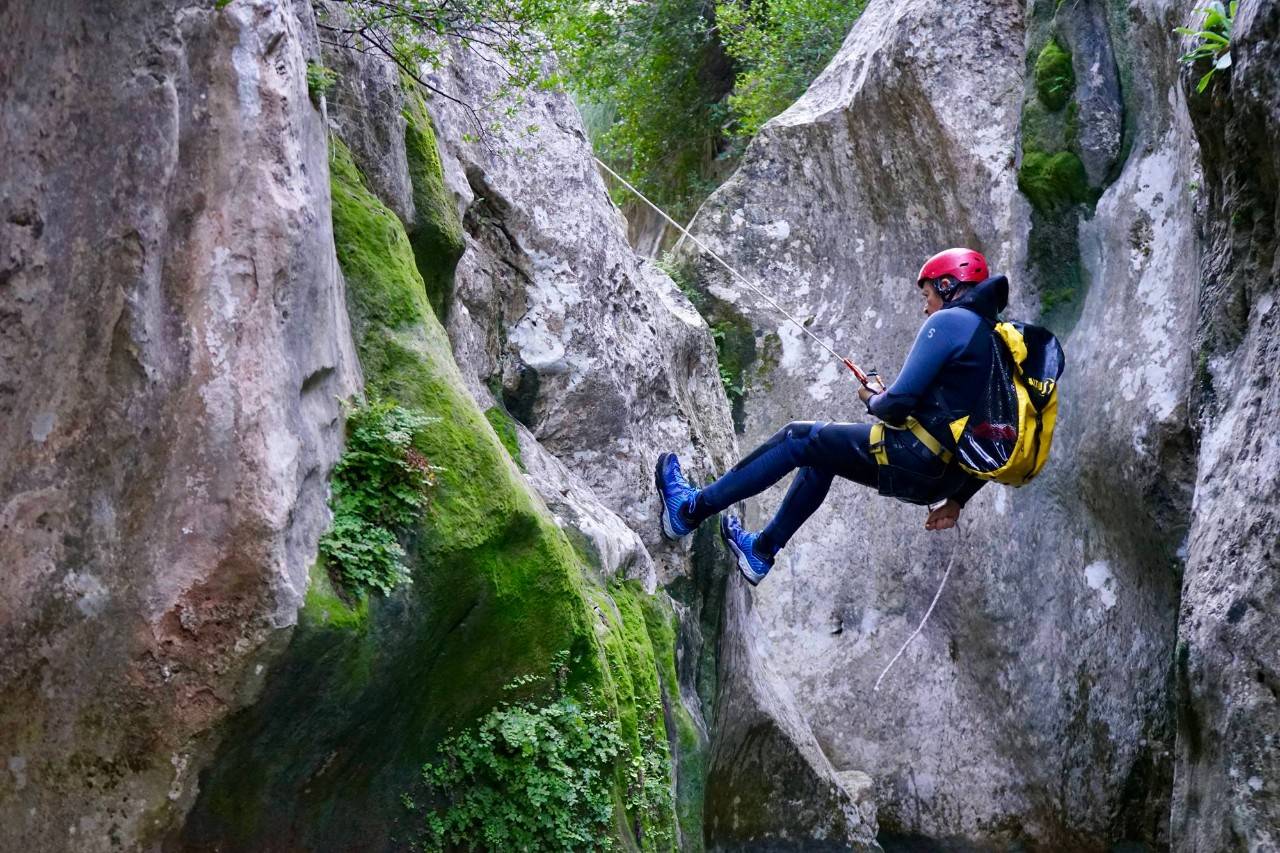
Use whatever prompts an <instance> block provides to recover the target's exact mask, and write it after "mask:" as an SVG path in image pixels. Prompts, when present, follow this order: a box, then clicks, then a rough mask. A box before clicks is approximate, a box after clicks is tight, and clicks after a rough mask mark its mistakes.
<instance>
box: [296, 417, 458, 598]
mask: <svg viewBox="0 0 1280 853" xmlns="http://www.w3.org/2000/svg"><path fill="white" fill-rule="evenodd" d="M433 420H435V419H434V418H430V417H427V416H426V415H424V414H423V413H421V412H417V411H412V410H409V409H404V408H401V407H400V406H398V405H396V404H394V403H391V402H387V401H376V400H375V401H370V402H362V403H359V404H357V405H356V406H355V407H353V408H352V409H350V410H349V412H348V413H347V446H346V449H345V450H344V451H343V453H342V457H341V458H340V459H339V460H338V464H337V465H336V466H335V467H334V470H333V492H332V496H331V497H330V506H331V507H332V509H333V524H332V525H330V527H329V530H328V532H327V533H325V535H324V536H323V537H321V539H320V551H321V553H323V554H324V555H325V557H326V559H327V562H328V565H329V567H330V570H331V571H333V572H334V573H335V574H336V576H337V579H338V580H339V581H340V582H341V585H342V587H343V588H344V589H345V590H346V591H348V592H350V593H352V594H354V595H356V596H357V597H363V596H364V594H365V593H366V591H367V590H369V589H376V590H378V591H379V592H381V593H382V594H384V595H386V594H389V593H390V592H391V591H392V590H393V589H395V588H396V587H397V586H399V585H400V584H403V583H408V582H409V573H408V570H407V569H406V568H405V567H404V562H403V560H404V556H405V552H404V549H403V548H402V547H401V546H400V542H399V540H398V536H397V534H400V533H403V532H404V531H406V530H407V529H408V528H410V527H412V526H413V525H414V523H415V522H416V521H417V520H418V518H419V516H420V514H421V513H422V510H423V509H424V508H425V507H426V504H427V495H428V493H429V491H430V489H431V487H432V486H433V485H435V472H436V470H437V469H435V468H434V467H433V466H432V465H431V464H430V463H429V462H428V461H427V459H426V457H424V456H423V455H422V454H421V453H419V452H418V451H417V450H415V449H414V447H413V442H414V439H415V438H416V437H417V436H418V434H419V433H420V432H421V431H422V430H423V429H424V428H425V427H426V426H427V425H428V424H430V423H431V422H432V421H433Z"/></svg>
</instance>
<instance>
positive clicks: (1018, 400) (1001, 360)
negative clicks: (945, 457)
mask: <svg viewBox="0 0 1280 853" xmlns="http://www.w3.org/2000/svg"><path fill="white" fill-rule="evenodd" d="M993 328H994V331H995V334H994V335H992V336H991V345H992V347H993V348H994V349H995V352H993V353H992V356H993V357H992V359H991V376H990V377H989V379H988V381H987V390H986V393H985V394H984V395H983V398H982V399H981V400H980V401H979V402H978V404H977V405H976V406H975V407H974V409H973V411H972V412H970V413H969V414H968V415H965V416H964V417H962V418H957V419H956V420H953V421H952V422H951V436H952V438H954V439H955V442H956V459H957V461H958V462H959V463H960V467H961V468H963V469H964V470H965V471H966V472H968V473H969V474H972V475H973V476H975V477H979V478H981V479H983V480H994V481H996V482H997V483H1004V484H1005V485H1008V486H1021V485H1023V484H1024V483H1027V482H1029V481H1030V480H1031V478H1033V477H1035V476H1036V475H1037V474H1039V473H1040V469H1042V468H1044V463H1045V462H1047V461H1048V459H1049V447H1050V445H1051V444H1052V443H1053V428H1054V426H1055V425H1056V423H1057V417H1058V379H1059V377H1061V376H1062V369H1063V367H1064V366H1065V364H1066V361H1065V356H1064V355H1063V352H1062V345H1061V344H1059V343H1058V339H1057V338H1055V337H1054V336H1053V334H1052V333H1051V332H1049V330H1048V329H1044V328H1041V327H1040V326H1033V325H1031V324H1029V323H1016V322H1014V323H1006V322H1002V323H996V324H994V327H993Z"/></svg>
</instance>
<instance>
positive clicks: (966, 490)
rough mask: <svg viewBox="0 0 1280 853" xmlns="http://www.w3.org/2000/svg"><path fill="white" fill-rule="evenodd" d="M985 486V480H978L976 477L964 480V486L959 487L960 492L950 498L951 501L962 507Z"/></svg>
mask: <svg viewBox="0 0 1280 853" xmlns="http://www.w3.org/2000/svg"><path fill="white" fill-rule="evenodd" d="M986 484H987V481H986V480H980V479H978V478H977V477H969V478H968V479H967V480H965V482H964V485H963V486H961V487H960V491H958V492H956V493H955V494H954V495H952V496H951V500H953V501H955V502H956V503H958V504H960V506H961V507H963V506H964V505H965V504H967V503H968V502H969V500H970V499H971V498H972V497H973V496H974V495H976V494H977V493H978V490H979V489H981V488H982V487H983V486H985V485H986Z"/></svg>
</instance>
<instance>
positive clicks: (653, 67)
mask: <svg viewBox="0 0 1280 853" xmlns="http://www.w3.org/2000/svg"><path fill="white" fill-rule="evenodd" d="M864 5H865V0H853V1H852V2H848V0H775V2H772V3H768V4H766V3H750V2H747V0H723V2H707V0H649V2H645V3H635V2H631V0H603V2H598V1H597V2H591V3H583V4H581V5H579V6H570V7H568V8H567V10H566V14H565V16H564V19H563V21H562V23H561V25H560V28H559V30H558V39H557V48H558V53H559V55H560V56H561V58H562V59H563V60H564V63H565V75H564V76H565V79H566V80H567V81H568V83H569V85H570V87H571V88H572V89H573V90H574V91H575V93H576V94H577V95H578V97H579V99H580V100H581V101H582V102H583V103H584V109H583V112H584V115H585V116H586V117H587V119H588V122H587V124H588V128H589V130H590V131H591V135H592V141H593V143H594V144H595V145H596V147H597V150H598V151H599V152H600V155H601V157H602V158H603V159H605V160H606V161H607V162H609V164H610V166H611V167H612V168H614V169H616V170H618V172H619V173H620V174H622V175H624V176H625V177H626V178H627V179H628V180H629V181H631V182H632V183H633V184H635V185H636V186H637V187H638V188H639V189H640V191H641V192H643V193H644V194H645V195H647V196H649V197H650V198H651V199H653V200H654V201H655V202H657V203H658V204H659V205H661V206H664V207H667V208H668V209H669V210H670V212H671V213H672V214H673V216H674V217H675V218H676V219H678V220H684V219H688V218H689V217H690V216H691V215H692V214H693V212H694V211H695V210H696V208H697V206H698V204H699V203H701V201H702V200H703V199H704V198H705V197H706V196H707V195H709V194H710V193H711V191H712V190H713V189H714V188H715V186H716V185H717V183H718V180H719V177H718V176H720V175H722V174H724V173H725V172H726V171H727V170H726V169H725V168H724V167H723V164H722V163H721V161H723V160H726V159H732V158H734V157H736V156H737V155H738V154H740V153H741V151H742V150H743V148H745V146H746V143H747V142H748V141H749V140H750V139H751V137H752V136H753V135H754V134H755V133H756V132H757V131H758V130H759V129H760V126H761V125H763V124H764V123H765V122H766V121H767V120H768V119H770V118H772V117H773V116H774V115H776V114H777V113H779V112H781V111H782V110H783V109H785V108H786V107H787V106H789V105H790V104H791V102H792V101H794V100H795V98H796V97H798V96H799V95H800V94H801V93H802V92H803V91H804V89H805V87H806V86H808V84H809V83H810V82H811V81H812V80H813V78H814V76H815V75H817V73H818V72H819V71H821V70H822V68H823V66H824V65H826V63H827V62H828V61H830V59H831V57H832V56H833V55H834V54H835V52H836V50H837V49H838V48H839V46H840V43H841V41H842V40H843V39H844V36H845V34H846V33H848V31H849V27H850V26H851V25H852V24H853V22H854V20H855V19H856V18H857V17H858V14H859V13H860V12H861V10H862V8H863V6H864ZM617 198H618V200H619V201H621V200H623V199H624V198H625V194H624V193H623V191H621V190H620V191H619V193H618V196H617Z"/></svg>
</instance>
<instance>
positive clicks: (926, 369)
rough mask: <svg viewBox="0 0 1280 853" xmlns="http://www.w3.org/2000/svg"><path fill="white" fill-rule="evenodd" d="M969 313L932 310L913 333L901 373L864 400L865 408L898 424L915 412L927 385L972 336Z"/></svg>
mask: <svg viewBox="0 0 1280 853" xmlns="http://www.w3.org/2000/svg"><path fill="white" fill-rule="evenodd" d="M972 316H973V315H972V314H970V312H968V311H938V312H935V313H934V314H933V315H932V316H931V317H929V319H928V320H926V321H925V322H924V325H923V326H921V327H920V333H919V334H918V335H916V340H915V343H914V344H913V345H912V347H911V352H909V353H907V360H906V362H905V363H904V364H903V365H902V373H900V374H899V375H898V378H897V379H896V380H894V383H893V384H892V385H890V386H889V389H888V390H887V391H884V392H881V393H879V394H876V395H875V396H874V397H872V398H871V399H870V400H868V401H867V411H869V412H871V414H873V415H875V416H876V417H878V418H879V419H880V420H882V421H885V422H886V423H890V424H894V425H895V426H897V425H899V424H901V423H902V422H903V421H904V420H906V418H907V415H909V414H911V413H912V412H914V411H915V409H916V407H917V406H918V405H919V403H920V400H921V399H922V398H923V397H924V395H925V392H926V391H928V389H929V386H930V385H932V384H933V382H934V380H935V379H936V378H937V376H938V373H939V371H941V370H942V368H943V367H944V366H945V365H946V364H947V362H948V361H950V360H951V359H953V358H955V357H956V356H957V355H958V354H959V353H960V352H961V351H962V350H963V349H964V348H965V346H966V345H967V344H968V343H969V339H970V338H971V337H973V322H974V321H973V320H972Z"/></svg>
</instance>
